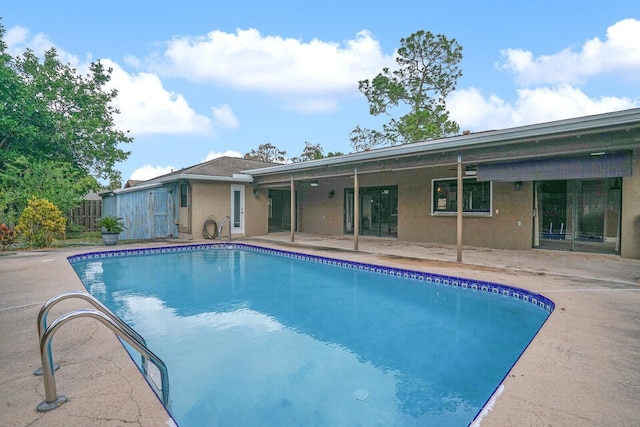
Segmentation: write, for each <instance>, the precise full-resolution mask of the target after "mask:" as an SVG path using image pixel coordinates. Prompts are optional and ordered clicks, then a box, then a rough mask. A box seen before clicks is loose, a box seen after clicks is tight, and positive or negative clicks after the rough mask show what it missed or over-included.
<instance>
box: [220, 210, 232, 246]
mask: <svg viewBox="0 0 640 427" xmlns="http://www.w3.org/2000/svg"><path fill="white" fill-rule="evenodd" d="M227 220H228V221H229V241H231V217H230V216H229V215H227V216H225V217H224V218H222V223H221V224H220V227H218V237H220V238H222V227H224V223H225V222H227Z"/></svg>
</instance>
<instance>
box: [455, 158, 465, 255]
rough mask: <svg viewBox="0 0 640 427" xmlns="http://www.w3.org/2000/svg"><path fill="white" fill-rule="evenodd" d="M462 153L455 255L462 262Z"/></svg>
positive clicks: (459, 167)
mask: <svg viewBox="0 0 640 427" xmlns="http://www.w3.org/2000/svg"><path fill="white" fill-rule="evenodd" d="M462 184H463V181H462V155H461V154H458V215H457V232H456V234H457V257H456V260H457V261H458V262H462V210H463V207H464V204H463V202H464V193H463V192H462Z"/></svg>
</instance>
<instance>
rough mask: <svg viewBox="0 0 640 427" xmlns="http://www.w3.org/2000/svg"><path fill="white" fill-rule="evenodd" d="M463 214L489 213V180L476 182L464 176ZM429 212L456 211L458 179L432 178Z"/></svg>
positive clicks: (451, 212)
mask: <svg viewBox="0 0 640 427" xmlns="http://www.w3.org/2000/svg"><path fill="white" fill-rule="evenodd" d="M462 187H463V188H462V194H463V204H462V211H463V212H464V213H465V214H477V215H491V201H492V199H491V197H492V194H491V193H492V186H491V182H489V181H483V182H478V181H476V179H475V178H464V179H463V183H462ZM431 194H432V195H433V197H432V199H431V213H432V214H434V215H438V214H445V215H446V214H455V213H456V212H458V180H457V179H456V178H452V179H434V180H432V181H431Z"/></svg>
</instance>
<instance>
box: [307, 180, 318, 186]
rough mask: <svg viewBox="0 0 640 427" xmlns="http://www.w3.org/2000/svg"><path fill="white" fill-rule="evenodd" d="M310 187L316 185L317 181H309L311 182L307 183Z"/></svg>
mask: <svg viewBox="0 0 640 427" xmlns="http://www.w3.org/2000/svg"><path fill="white" fill-rule="evenodd" d="M309 185H311V186H312V187H317V186H318V181H311V183H310V184H309Z"/></svg>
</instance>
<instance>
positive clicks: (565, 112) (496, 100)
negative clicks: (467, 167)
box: [447, 85, 637, 131]
mask: <svg viewBox="0 0 640 427" xmlns="http://www.w3.org/2000/svg"><path fill="white" fill-rule="evenodd" d="M517 94H518V97H517V99H516V100H515V101H514V102H513V103H509V102H507V101H505V100H504V99H501V98H500V97H498V96H497V95H495V94H489V95H485V94H484V93H483V92H482V91H480V90H479V89H476V88H469V89H462V90H457V91H455V92H453V93H452V94H451V96H450V97H449V99H448V100H447V108H448V110H449V111H450V112H451V117H452V119H453V120H455V121H456V122H457V123H458V124H459V125H460V128H461V130H467V129H469V130H472V131H483V130H490V129H504V128H508V127H513V126H521V125H527V124H533V123H542V122H548V121H553V120H562V119H568V118H573V117H580V116H588V115H592V114H599V113H605V112H610V111H619V110H624V109H628V108H634V107H637V104H636V103H635V102H634V101H632V100H631V99H629V98H618V97H612V96H602V97H599V98H590V97H589V96H587V95H586V94H585V93H584V92H582V91H581V90H580V89H577V88H574V87H572V86H569V85H558V86H554V87H543V88H536V89H521V90H519V91H518V92H517Z"/></svg>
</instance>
